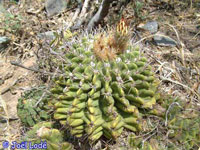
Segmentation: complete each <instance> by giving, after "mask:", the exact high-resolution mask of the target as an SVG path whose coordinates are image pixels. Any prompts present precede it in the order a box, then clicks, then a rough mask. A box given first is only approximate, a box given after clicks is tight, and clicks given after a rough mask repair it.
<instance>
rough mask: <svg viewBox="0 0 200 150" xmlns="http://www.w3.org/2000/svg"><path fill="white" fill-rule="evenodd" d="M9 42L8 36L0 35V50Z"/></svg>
mask: <svg viewBox="0 0 200 150" xmlns="http://www.w3.org/2000/svg"><path fill="white" fill-rule="evenodd" d="M9 43H10V39H9V38H7V37H5V36H3V37H0V52H1V51H3V50H4V49H5V48H6V47H7V46H8V44H9Z"/></svg>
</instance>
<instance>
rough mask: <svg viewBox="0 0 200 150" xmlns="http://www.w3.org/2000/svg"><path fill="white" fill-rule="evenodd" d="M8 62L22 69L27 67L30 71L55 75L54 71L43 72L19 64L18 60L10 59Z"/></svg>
mask: <svg viewBox="0 0 200 150" xmlns="http://www.w3.org/2000/svg"><path fill="white" fill-rule="evenodd" d="M10 63H11V64H12V65H15V66H18V67H21V68H24V69H27V70H30V71H33V72H36V73H42V74H47V75H51V76H53V75H55V73H52V72H44V71H42V70H38V69H34V68H28V67H25V66H23V65H21V64H19V63H18V62H15V61H11V62H10Z"/></svg>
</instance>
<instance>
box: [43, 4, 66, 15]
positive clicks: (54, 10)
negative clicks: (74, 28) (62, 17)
mask: <svg viewBox="0 0 200 150" xmlns="http://www.w3.org/2000/svg"><path fill="white" fill-rule="evenodd" d="M66 7H67V3H66V0H47V1H46V3H45V9H46V11H47V16H53V15H56V14H58V13H60V12H62V11H63V10H64V9H65V8H66Z"/></svg>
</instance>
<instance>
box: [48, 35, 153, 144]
mask: <svg viewBox="0 0 200 150" xmlns="http://www.w3.org/2000/svg"><path fill="white" fill-rule="evenodd" d="M118 38H120V37H118ZM97 40H102V39H97ZM104 40H105V39H104ZM95 42H96V41H95ZM104 42H106V40H105V41H104ZM99 43H101V42H99ZM88 44H89V42H88V41H87V39H86V38H85V39H84V38H83V39H82V43H78V44H74V45H73V49H71V50H70V51H69V52H68V53H67V54H66V63H65V64H63V65H62V69H63V68H64V69H63V70H64V72H65V73H64V74H65V75H64V76H60V77H56V78H55V79H54V82H55V85H54V87H53V88H52V89H51V92H52V93H53V95H54V97H55V98H56V99H57V103H55V113H54V118H55V119H56V120H58V121H59V122H60V123H61V124H62V125H64V126H66V127H67V128H68V129H69V130H70V133H71V134H72V135H74V136H76V137H82V136H83V135H84V134H87V136H88V138H89V140H90V141H92V142H94V141H96V140H98V139H99V138H100V137H101V136H102V135H103V136H105V137H107V138H109V139H110V138H112V139H116V138H117V137H118V136H120V135H121V134H122V131H123V129H124V128H126V129H128V130H131V131H134V132H135V131H140V130H141V123H140V121H139V120H140V118H141V115H140V112H139V110H140V109H152V106H153V105H154V104H155V103H156V99H155V95H156V94H155V92H156V84H155V78H154V76H153V73H152V72H151V67H150V66H149V65H148V64H147V60H146V58H144V57H141V55H140V52H139V49H138V48H133V47H131V46H130V45H129V46H128V47H127V48H126V49H124V50H123V53H117V55H116V57H114V58H113V57H112V58H113V59H110V60H109V59H99V58H98V57H96V56H97V55H95V53H94V51H95V49H94V48H96V47H97V45H96V46H95V47H94V46H93V47H91V48H88ZM98 46H99V47H101V49H102V51H104V50H103V48H105V45H104V47H103V46H102V45H101V44H99V45H98ZM110 49H112V47H110ZM108 50H109V49H108ZM108 50H106V52H107V56H109V52H108ZM97 53H101V51H98V52H97ZM98 56H101V54H98ZM107 58H109V57H107Z"/></svg>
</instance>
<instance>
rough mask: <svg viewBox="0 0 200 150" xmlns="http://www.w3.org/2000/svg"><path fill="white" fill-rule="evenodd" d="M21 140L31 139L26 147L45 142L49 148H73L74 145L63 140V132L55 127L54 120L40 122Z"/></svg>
mask: <svg viewBox="0 0 200 150" xmlns="http://www.w3.org/2000/svg"><path fill="white" fill-rule="evenodd" d="M21 141H31V144H30V143H28V144H27V146H26V149H33V145H34V144H36V143H37V144H38V143H41V142H43V143H45V146H46V148H47V149H48V150H58V149H59V150H73V145H72V144H70V143H68V142H64V141H63V135H62V133H61V132H60V131H59V130H57V129H54V128H53V124H52V122H40V123H37V124H35V125H34V126H33V128H32V129H31V130H30V131H28V132H27V133H26V136H24V137H22V139H21ZM42 149H44V148H42Z"/></svg>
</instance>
